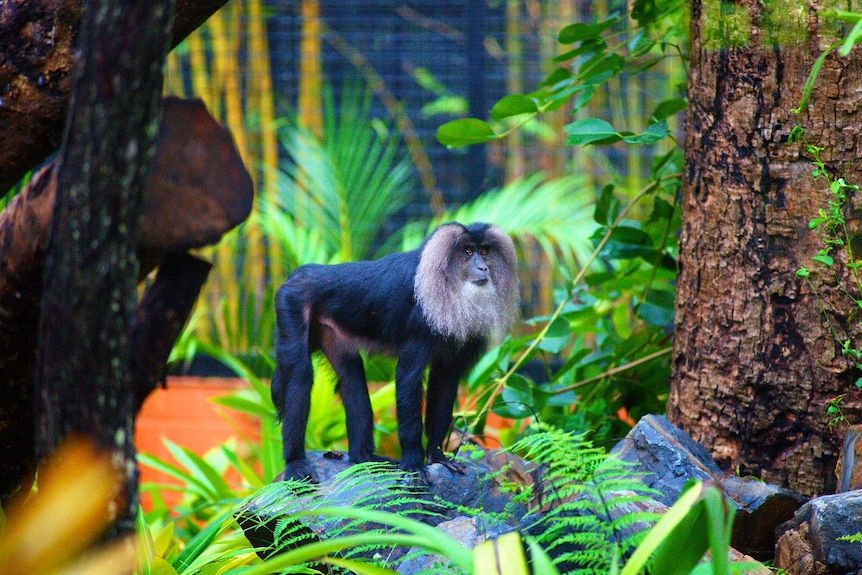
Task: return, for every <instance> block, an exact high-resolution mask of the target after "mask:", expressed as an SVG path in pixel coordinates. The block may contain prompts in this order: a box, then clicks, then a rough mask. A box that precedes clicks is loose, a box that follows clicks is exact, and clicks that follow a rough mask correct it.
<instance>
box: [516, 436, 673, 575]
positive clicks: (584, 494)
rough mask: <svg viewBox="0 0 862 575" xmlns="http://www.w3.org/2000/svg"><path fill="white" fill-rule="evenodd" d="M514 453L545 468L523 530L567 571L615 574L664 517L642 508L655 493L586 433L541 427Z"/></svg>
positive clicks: (540, 472)
mask: <svg viewBox="0 0 862 575" xmlns="http://www.w3.org/2000/svg"><path fill="white" fill-rule="evenodd" d="M512 451H514V452H516V453H521V454H522V455H523V457H524V458H525V459H527V460H529V461H531V462H533V463H536V464H538V465H539V468H538V472H537V482H538V483H537V484H538V485H539V490H540V491H538V492H535V493H534V494H533V507H532V508H531V509H530V513H529V514H528V516H527V517H526V518H525V520H524V522H523V524H524V525H526V526H527V527H526V530H527V531H528V532H529V533H531V534H533V535H535V536H536V538H537V540H538V541H539V543H540V544H541V545H542V547H543V548H544V549H545V550H546V551H548V553H549V555H551V557H553V558H554V564H555V565H556V566H557V568H558V569H559V570H560V572H561V573H568V574H573V575H599V574H606V573H609V572H611V571H612V569H613V568H614V567H615V565H614V563H615V562H617V561H619V558H620V557H622V556H625V555H627V554H629V553H631V551H632V550H633V549H634V548H635V547H636V546H637V544H638V543H639V542H640V540H641V539H642V538H643V534H644V533H645V531H646V529H647V528H648V527H649V526H651V525H652V524H653V523H654V522H655V521H656V519H657V517H658V516H657V514H655V513H652V512H648V511H644V510H643V509H644V508H645V507H646V506H647V504H648V503H649V501H650V499H649V495H651V494H655V493H656V492H655V491H654V490H652V489H650V488H648V487H646V486H645V485H644V484H643V483H642V482H641V481H639V480H638V474H637V473H636V472H633V471H632V469H631V464H629V463H627V462H624V461H621V460H619V459H617V458H616V457H614V456H610V457H609V456H607V454H606V453H605V451H604V450H603V449H600V448H597V447H594V446H593V445H592V443H591V442H590V441H588V440H586V439H584V435H583V434H579V435H575V434H571V433H566V432H563V431H560V430H558V429H554V428H552V427H548V426H542V427H540V428H539V429H538V430H537V431H536V432H535V433H533V434H531V435H528V436H527V437H525V438H523V439H521V440H519V441H518V442H517V443H515V444H514V445H513V446H512ZM628 509H635V510H634V511H628Z"/></svg>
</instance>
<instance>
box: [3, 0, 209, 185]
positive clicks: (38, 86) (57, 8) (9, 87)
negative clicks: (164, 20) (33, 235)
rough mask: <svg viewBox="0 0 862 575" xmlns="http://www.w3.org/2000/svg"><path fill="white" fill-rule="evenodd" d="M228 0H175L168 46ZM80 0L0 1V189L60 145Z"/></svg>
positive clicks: (66, 108) (72, 65)
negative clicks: (171, 31) (173, 21)
mask: <svg viewBox="0 0 862 575" xmlns="http://www.w3.org/2000/svg"><path fill="white" fill-rule="evenodd" d="M225 2H226V0H177V1H176V21H175V24H174V30H173V37H172V42H171V45H172V46H176V45H177V44H179V43H180V42H181V41H182V40H183V39H184V38H185V37H186V36H188V35H189V34H191V33H192V32H193V31H194V30H195V29H196V28H197V27H198V26H200V25H201V24H203V23H204V21H205V20H206V19H207V18H209V17H210V16H211V15H212V14H213V12H215V11H216V10H218V9H219V8H221V6H222V5H224V3H225ZM80 19H81V0H4V1H2V2H0V158H3V161H2V162H0V194H2V193H4V192H6V190H8V189H9V188H11V187H12V186H14V185H15V184H16V183H17V182H18V181H19V180H20V179H21V178H22V177H23V176H24V175H25V174H26V173H27V172H28V171H30V170H33V169H35V168H36V167H37V166H38V165H39V164H40V163H41V162H42V161H43V160H45V158H47V157H48V156H49V155H50V154H51V153H52V152H54V151H55V150H56V149H57V147H58V146H59V145H60V140H61V138H62V135H63V125H64V124H63V123H64V122H65V120H66V112H67V110H68V106H69V92H70V90H71V88H72V68H73V67H74V64H75V58H74V52H75V45H76V42H77V38H78V31H79V29H80Z"/></svg>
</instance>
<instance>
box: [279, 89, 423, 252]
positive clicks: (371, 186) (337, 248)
mask: <svg viewBox="0 0 862 575" xmlns="http://www.w3.org/2000/svg"><path fill="white" fill-rule="evenodd" d="M324 95H325V98H324V111H325V116H324V131H323V133H324V136H323V138H322V140H319V139H318V138H317V137H315V136H314V135H312V134H311V133H310V132H308V131H306V130H303V129H301V128H298V127H292V128H286V129H283V130H282V131H281V133H280V136H281V143H282V145H283V146H284V148H285V149H286V151H287V153H288V158H289V159H287V160H285V161H284V162H282V169H281V171H280V173H279V178H278V193H277V198H276V201H277V202H278V208H279V209H280V211H281V212H283V213H284V214H285V216H286V217H288V218H291V219H292V220H293V221H294V222H302V226H303V227H305V228H310V229H314V230H316V231H317V237H316V238H315V240H316V243H318V244H320V243H322V244H323V246H324V250H325V253H326V254H328V256H329V258H328V260H326V261H321V262H318V263H333V262H341V261H351V260H356V259H366V258H368V257H370V256H371V255H372V247H373V242H374V240H375V239H376V238H377V236H378V234H379V233H380V231H381V228H382V226H383V224H385V223H386V222H387V221H388V220H389V219H390V218H391V216H392V215H393V214H394V213H395V212H397V211H398V210H399V209H401V208H402V207H404V205H405V204H406V202H407V199H408V196H407V195H406V194H404V193H403V189H404V188H406V187H408V184H409V182H410V174H411V172H410V167H411V164H410V162H409V158H408V157H405V156H403V155H401V154H400V152H399V144H400V139H399V138H398V137H397V132H392V131H391V130H390V128H389V127H388V126H386V125H385V124H383V123H382V122H380V121H379V120H371V121H369V114H370V111H371V93H370V91H367V90H366V91H364V93H363V92H361V91H360V89H359V88H358V87H356V86H353V87H347V88H345V90H344V92H343V93H342V97H341V101H340V102H339V104H338V105H337V106H336V103H335V102H334V100H333V96H332V93H331V90H328V89H327V90H326V91H325V92H324ZM270 215H272V214H270ZM284 247H285V248H289V247H290V246H287V245H285V246H284ZM309 261H314V260H310V259H307V258H302V259H300V258H291V257H288V261H287V262H286V264H287V266H288V268H289V269H292V268H294V267H296V266H297V265H300V264H302V263H308V262H309Z"/></svg>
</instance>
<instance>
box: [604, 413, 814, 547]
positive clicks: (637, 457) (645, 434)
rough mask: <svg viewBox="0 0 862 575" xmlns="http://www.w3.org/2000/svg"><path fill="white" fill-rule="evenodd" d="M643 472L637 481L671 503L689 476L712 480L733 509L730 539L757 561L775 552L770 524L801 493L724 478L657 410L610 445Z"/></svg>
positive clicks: (793, 506)
mask: <svg viewBox="0 0 862 575" xmlns="http://www.w3.org/2000/svg"><path fill="white" fill-rule="evenodd" d="M611 453H616V454H617V455H618V456H619V457H620V458H621V459H623V460H624V461H630V462H633V463H636V464H637V465H636V466H635V467H634V468H633V471H634V472H643V473H645V475H644V478H643V482H644V483H645V484H646V485H647V486H648V487H652V488H653V489H656V490H658V491H659V492H660V495H657V496H656V499H657V500H658V501H660V502H661V503H663V504H665V505H667V506H671V505H673V503H674V502H675V501H676V500H677V499H678V498H679V496H680V494H681V493H682V489H683V487H684V486H685V484H686V483H687V482H688V481H689V480H691V479H695V480H700V481H703V480H707V479H711V480H713V481H714V482H715V483H716V484H717V485H718V486H719V487H720V488H721V490H722V492H723V493H724V494H725V495H726V496H727V498H728V499H729V500H730V502H731V504H733V505H734V506H735V507H736V508H737V512H736V517H735V519H734V523H733V533H732V536H731V541H732V543H733V546H734V547H735V548H736V549H738V550H739V551H741V552H742V553H745V554H748V555H751V556H753V557H756V558H758V559H761V560H765V559H769V558H771V557H772V555H773V553H774V551H775V538H774V537H775V536H774V531H775V528H776V527H777V526H778V525H780V524H781V523H783V522H785V521H787V520H788V519H790V518H791V517H792V516H793V513H794V511H796V510H797V509H799V507H800V506H801V505H802V504H803V503H805V501H806V500H807V499H806V498H805V497H802V496H800V495H797V494H795V493H793V492H790V491H788V490H786V489H782V488H781V487H778V486H776V485H770V484H767V483H764V482H762V481H759V480H756V479H749V478H743V477H735V476H730V477H726V476H724V474H723V473H722V471H721V469H719V467H718V465H717V464H716V463H715V461H714V460H713V459H712V457H711V456H710V455H709V453H708V452H707V451H706V449H704V448H703V446H702V445H700V444H699V443H697V442H696V441H694V440H693V439H692V438H691V437H689V436H688V434H686V433H685V432H684V431H683V430H681V429H680V428H678V427H676V426H675V425H673V424H672V423H670V422H669V421H668V420H667V418H665V417H663V416H661V415H647V416H644V417H642V418H641V419H640V421H638V423H637V425H635V427H634V428H632V430H631V431H630V432H629V433H628V435H627V436H626V437H625V438H624V439H623V440H622V441H620V442H619V443H618V444H617V445H616V446H614V448H613V449H612V450H611Z"/></svg>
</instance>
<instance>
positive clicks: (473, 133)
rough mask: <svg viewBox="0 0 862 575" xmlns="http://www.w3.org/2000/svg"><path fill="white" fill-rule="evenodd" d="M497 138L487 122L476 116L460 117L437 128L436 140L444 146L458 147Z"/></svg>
mask: <svg viewBox="0 0 862 575" xmlns="http://www.w3.org/2000/svg"><path fill="white" fill-rule="evenodd" d="M497 138H499V136H498V135H497V133H496V132H494V128H492V127H491V125H490V124H489V123H488V122H483V121H482V120H478V119H476V118H461V119H459V120H452V121H451V122H446V123H445V124H443V125H442V126H440V127H439V128H437V140H438V141H439V142H440V143H441V144H443V145H446V146H451V147H459V146H469V145H472V144H481V143H483V142H490V141H491V140H495V139H497Z"/></svg>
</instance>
